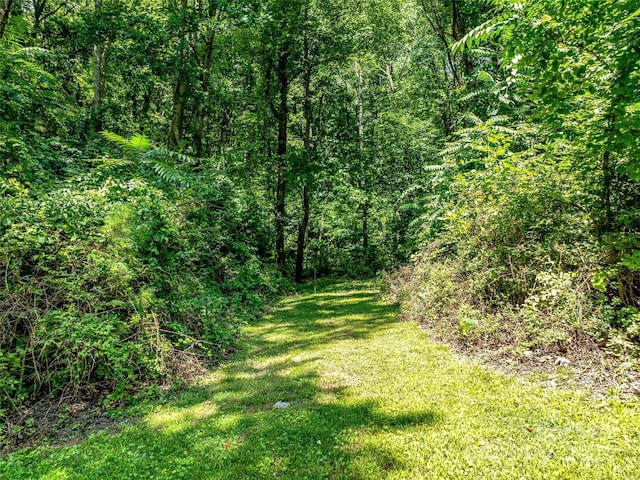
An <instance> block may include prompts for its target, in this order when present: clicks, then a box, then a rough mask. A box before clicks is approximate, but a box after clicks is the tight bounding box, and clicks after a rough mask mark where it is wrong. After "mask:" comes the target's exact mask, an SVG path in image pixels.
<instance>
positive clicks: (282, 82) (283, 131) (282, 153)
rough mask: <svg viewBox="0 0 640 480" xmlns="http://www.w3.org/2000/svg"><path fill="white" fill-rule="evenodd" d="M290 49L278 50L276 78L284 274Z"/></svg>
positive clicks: (279, 256) (279, 247)
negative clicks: (277, 85) (278, 96)
mask: <svg viewBox="0 0 640 480" xmlns="http://www.w3.org/2000/svg"><path fill="white" fill-rule="evenodd" d="M288 62H289V47H288V45H284V46H282V47H281V48H280V49H278V63H277V66H276V76H277V77H278V84H279V91H280V106H279V108H278V111H277V114H278V115H277V117H278V149H277V152H276V156H277V161H276V169H277V185H276V208H275V213H276V263H277V264H278V267H279V268H280V271H281V272H282V273H285V270H286V252H285V248H284V233H285V232H284V230H285V226H286V215H287V212H286V209H285V207H286V203H285V202H286V194H287V177H286V171H285V167H286V158H285V157H286V155H287V141H288V136H287V135H288V128H289V108H288V103H287V97H288V95H289V77H288Z"/></svg>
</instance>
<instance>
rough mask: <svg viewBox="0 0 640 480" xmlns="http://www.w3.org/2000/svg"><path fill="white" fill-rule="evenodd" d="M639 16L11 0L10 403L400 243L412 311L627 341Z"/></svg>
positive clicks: (2, 224)
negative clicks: (412, 264) (292, 283)
mask: <svg viewBox="0 0 640 480" xmlns="http://www.w3.org/2000/svg"><path fill="white" fill-rule="evenodd" d="M639 12H640V10H638V9H637V5H636V2H634V1H633V0H622V1H617V0H616V1H614V0H605V1H590V0H579V1H578V0H576V1H565V0H562V1H561V0H544V1H536V2H534V1H526V2H521V3H517V4H512V3H510V2H505V1H503V0H493V1H487V0H465V1H462V0H419V1H402V0H370V1H368V2H355V1H347V2H338V1H333V0H331V1H322V2H319V1H314V0H265V1H260V2H258V1H253V0H247V1H243V0H208V1H204V2H200V1H197V2H194V1H191V0H169V1H162V2H160V1H154V0H144V1H140V2H133V1H130V0H94V1H93V2H65V1H62V0H36V1H22V0H0V172H1V174H2V176H1V178H0V273H1V275H0V281H1V283H0V285H1V288H2V294H1V296H0V306H1V311H0V392H1V393H2V395H1V396H0V413H1V412H3V411H6V410H8V409H16V408H19V406H20V405H21V404H22V403H23V402H25V401H30V400H33V399H35V398H38V397H39V396H41V395H42V394H44V393H49V392H50V393H55V394H61V393H77V392H78V391H79V390H81V389H90V388H95V386H96V385H100V386H101V387H104V388H106V389H107V390H108V391H109V392H111V398H114V399H117V398H120V397H122V396H124V395H125V394H126V392H127V391H128V390H129V389H131V388H133V386H135V385H138V384H140V383H141V382H143V381H147V380H149V379H158V378H161V377H164V376H166V375H167V374H169V373H171V372H174V373H179V372H182V371H183V369H185V368H187V367H186V365H188V364H192V365H193V364H195V363H198V362H196V359H201V360H202V359H216V358H219V357H220V355H223V354H224V353H225V352H226V351H228V350H229V349H231V348H232V347H233V343H234V339H235V336H236V334H237V331H238V327H239V326H240V325H241V324H242V323H243V322H245V321H247V320H249V319H251V318H253V317H254V316H255V315H256V314H257V313H259V311H260V309H261V307H262V306H263V305H264V302H265V301H266V300H268V298H270V297H271V296H273V295H276V294H277V293H278V292H279V291H282V289H283V288H285V284H286V282H287V281H288V280H289V279H290V280H295V281H297V282H300V281H303V280H304V279H305V278H310V277H311V276H312V275H313V274H314V273H315V274H317V275H325V274H342V275H344V274H348V275H372V274H374V273H375V272H377V271H380V270H391V269H394V268H396V267H398V266H399V265H401V264H405V263H408V262H409V260H410V258H411V255H412V254H416V256H415V257H414V259H415V263H416V266H415V268H414V269H413V270H412V271H411V273H410V274H408V277H410V280H407V285H410V287H411V288H409V287H407V288H406V289H405V290H407V295H408V296H407V298H409V302H410V303H411V305H412V307H411V308H412V309H413V310H414V311H415V313H416V315H418V316H421V317H423V318H428V319H430V320H432V321H436V322H437V321H440V320H442V318H443V317H446V318H447V319H449V320H452V322H453V325H454V329H457V330H458V331H459V332H460V333H461V335H463V336H465V338H467V337H468V338H476V339H477V338H481V337H482V338H486V337H488V336H489V337H491V336H492V338H496V337H499V338H501V339H502V340H501V341H502V342H503V343H505V342H506V343H507V344H508V345H511V347H513V348H515V350H517V351H521V352H524V351H529V349H531V348H560V349H564V350H566V348H567V345H568V344H571V342H572V341H574V340H575V341H578V340H579V339H580V338H584V336H585V335H586V337H587V338H589V339H590V340H589V342H591V343H590V345H593V344H595V343H600V344H603V345H604V344H607V342H609V346H614V344H615V346H616V350H615V351H617V352H619V353H621V354H625V355H628V354H633V353H634V352H635V354H637V353H638V349H639V347H638V343H639V341H640V320H639V319H640V313H639V311H638V310H637V307H638V305H637V303H638V302H637V298H638V289H639V288H640V275H639V274H638V271H639V270H640V253H638V245H640V231H639V229H640V224H639V221H640V220H639V219H640V216H639V213H638V208H637V205H638V195H639V194H640V191H639V189H638V184H637V181H638V180H639V179H640V144H639V143H638V142H639V141H640V140H639V139H640V132H639V130H640V117H639V115H640V87H639V86H638V85H640V81H639V80H640V78H639V76H640V73H639V70H640V69H639V62H640V43H639V40H638V39H640V13H639ZM405 278H406V276H405Z"/></svg>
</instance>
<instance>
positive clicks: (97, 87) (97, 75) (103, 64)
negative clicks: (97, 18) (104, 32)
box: [93, 0, 110, 130]
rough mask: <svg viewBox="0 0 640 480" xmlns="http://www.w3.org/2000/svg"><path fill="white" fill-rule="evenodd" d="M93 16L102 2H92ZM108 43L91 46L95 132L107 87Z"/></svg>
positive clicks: (100, 7) (97, 13) (107, 41)
mask: <svg viewBox="0 0 640 480" xmlns="http://www.w3.org/2000/svg"><path fill="white" fill-rule="evenodd" d="M94 8H95V14H96V15H99V14H100V11H101V10H102V0H94ZM109 48H110V42H109V40H108V39H107V40H105V42H104V43H101V42H100V41H99V40H98V41H96V43H95V44H94V45H93V122H94V127H95V129H96V130H102V105H103V101H104V92H105V87H106V85H107V57H108V55H109Z"/></svg>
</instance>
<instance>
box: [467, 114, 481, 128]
mask: <svg viewBox="0 0 640 480" xmlns="http://www.w3.org/2000/svg"><path fill="white" fill-rule="evenodd" d="M464 118H466V119H468V120H470V121H471V123H473V124H474V125H482V124H483V123H484V122H483V121H482V119H481V118H480V117H479V116H477V115H476V114H475V113H473V112H467V113H465V114H464Z"/></svg>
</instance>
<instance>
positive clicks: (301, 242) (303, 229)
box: [295, 33, 313, 283]
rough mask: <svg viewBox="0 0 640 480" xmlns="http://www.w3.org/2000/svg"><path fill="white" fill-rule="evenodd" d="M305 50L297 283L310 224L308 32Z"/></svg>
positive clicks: (310, 118)
mask: <svg viewBox="0 0 640 480" xmlns="http://www.w3.org/2000/svg"><path fill="white" fill-rule="evenodd" d="M303 42H304V44H303V50H304V52H303V53H304V61H305V65H306V68H305V71H304V81H303V83H304V102H303V110H304V134H303V136H302V141H303V143H304V163H303V166H302V168H303V173H302V175H303V176H302V178H303V181H302V182H303V184H302V220H301V221H300V225H299V226H298V239H297V250H296V273H295V281H296V283H300V282H302V271H303V269H304V248H305V238H306V235H307V227H308V226H309V212H310V208H309V189H308V186H307V183H308V182H307V177H308V175H309V174H308V167H309V159H310V157H311V122H312V121H313V117H312V111H311V74H312V73H313V62H312V61H311V59H310V58H309V37H308V33H307V34H305V36H304V40H303Z"/></svg>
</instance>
